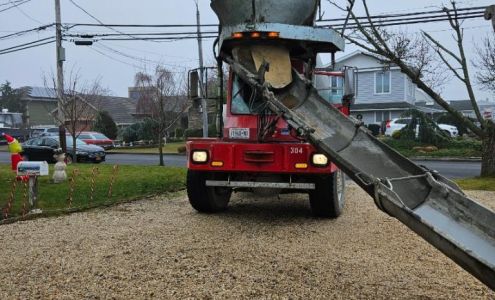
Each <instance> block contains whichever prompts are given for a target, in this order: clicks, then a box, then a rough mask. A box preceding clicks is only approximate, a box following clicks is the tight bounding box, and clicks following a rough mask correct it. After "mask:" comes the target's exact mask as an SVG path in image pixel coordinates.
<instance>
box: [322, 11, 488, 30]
mask: <svg viewBox="0 0 495 300" xmlns="http://www.w3.org/2000/svg"><path fill="white" fill-rule="evenodd" d="M482 16H483V15H482V14H479V15H471V16H464V17H458V18H457V19H458V20H468V19H475V18H481V17H482ZM449 20H450V18H449V17H448V16H445V17H443V18H436V19H435V18H424V19H421V20H412V21H407V20H406V21H389V22H373V25H374V26H376V27H387V26H400V25H413V24H424V23H436V22H443V21H449ZM360 25H361V26H362V27H365V28H366V27H372V26H373V25H372V24H371V23H370V22H360ZM321 27H323V28H333V29H336V30H338V29H341V27H339V25H337V26H334V25H325V26H321ZM347 28H348V29H357V28H359V25H358V24H357V23H355V22H354V23H350V24H349V26H348V27H347Z"/></svg>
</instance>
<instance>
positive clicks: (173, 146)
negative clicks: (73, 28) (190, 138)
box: [107, 142, 186, 154]
mask: <svg viewBox="0 0 495 300" xmlns="http://www.w3.org/2000/svg"><path fill="white" fill-rule="evenodd" d="M185 146H186V143H185V142H179V143H168V144H166V145H164V147H163V153H165V154H177V153H179V151H177V149H178V148H179V147H185ZM107 152H108V153H112V152H119V153H133V154H139V153H144V154H155V153H156V154H158V147H152V148H141V147H139V148H138V147H136V148H115V149H112V150H110V151H107Z"/></svg>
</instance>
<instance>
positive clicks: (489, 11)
mask: <svg viewBox="0 0 495 300" xmlns="http://www.w3.org/2000/svg"><path fill="white" fill-rule="evenodd" d="M485 19H486V20H487V21H490V20H491V21H492V24H493V30H494V31H495V5H491V6H488V7H487V8H486V11H485Z"/></svg>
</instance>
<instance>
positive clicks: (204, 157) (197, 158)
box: [191, 150, 208, 163]
mask: <svg viewBox="0 0 495 300" xmlns="http://www.w3.org/2000/svg"><path fill="white" fill-rule="evenodd" d="M191 157H192V161H193V162H195V163H206V162H207V161H208V152H206V151H203V150H201V151H194V152H193V153H192V156H191Z"/></svg>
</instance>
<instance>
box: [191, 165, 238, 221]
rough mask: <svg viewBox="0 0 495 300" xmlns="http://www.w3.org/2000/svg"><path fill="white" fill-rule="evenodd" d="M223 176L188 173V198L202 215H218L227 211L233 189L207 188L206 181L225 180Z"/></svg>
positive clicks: (207, 173)
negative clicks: (217, 213)
mask: <svg viewBox="0 0 495 300" xmlns="http://www.w3.org/2000/svg"><path fill="white" fill-rule="evenodd" d="M222 177H224V176H222V174H215V173H209V172H198V171H191V170H188V171H187V196H188V198H189V203H191V206H192V207H193V208H194V209H195V210H197V211H198V212H201V213H216V212H221V211H224V210H226V209H227V207H228V205H229V201H230V196H231V195H232V189H229V188H218V187H207V186H206V180H208V179H217V180H224V179H226V178H222Z"/></svg>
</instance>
